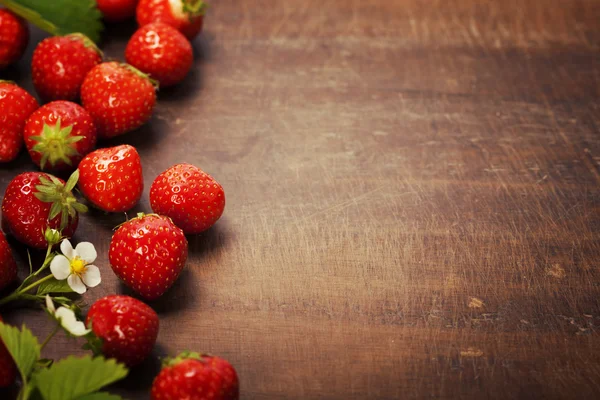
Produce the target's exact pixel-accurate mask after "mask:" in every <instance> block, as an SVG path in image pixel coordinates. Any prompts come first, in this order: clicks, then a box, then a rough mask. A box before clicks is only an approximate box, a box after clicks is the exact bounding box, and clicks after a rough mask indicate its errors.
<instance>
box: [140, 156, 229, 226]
mask: <svg viewBox="0 0 600 400" xmlns="http://www.w3.org/2000/svg"><path fill="white" fill-rule="evenodd" d="M150 206H151V207H152V210H153V211H154V212H155V213H157V214H161V215H166V216H168V217H169V218H171V219H172V220H173V222H174V223H175V225H177V226H178V227H180V228H181V229H183V231H184V232H185V233H186V234H195V233H200V232H202V231H205V230H207V229H208V228H210V227H211V226H213V225H214V224H215V222H217V220H218V219H219V218H221V215H222V214H223V210H224V209H225V192H224V191H223V187H222V186H221V185H220V184H219V183H218V182H217V181H215V180H214V179H213V177H212V176H210V175H208V174H207V173H206V172H204V171H202V170H201V169H200V168H198V167H196V166H193V165H191V164H177V165H174V166H172V167H171V168H169V169H167V170H166V171H165V172H163V173H162V174H160V175H159V176H158V177H156V179H155V180H154V182H153V183H152V186H151V187H150Z"/></svg>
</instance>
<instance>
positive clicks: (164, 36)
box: [125, 22, 194, 88]
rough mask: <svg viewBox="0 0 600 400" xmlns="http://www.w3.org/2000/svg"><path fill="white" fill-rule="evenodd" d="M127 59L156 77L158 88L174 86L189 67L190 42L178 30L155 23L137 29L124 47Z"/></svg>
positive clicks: (190, 56) (191, 60)
mask: <svg viewBox="0 0 600 400" xmlns="http://www.w3.org/2000/svg"><path fill="white" fill-rule="evenodd" d="M125 59H126V60H127V62H128V63H129V64H131V65H133V66H134V67H136V68H137V69H139V70H140V71H142V72H145V73H147V74H149V75H150V76H151V77H152V78H153V79H156V80H158V82H159V83H160V87H161V88H162V87H168V86H173V85H175V84H177V83H179V82H181V81H182V80H183V78H185V76H186V75H187V74H188V72H189V71H190V69H191V68H192V63H193V61H194V55H193V52H192V45H190V42H188V40H187V39H186V38H185V36H183V35H182V34H181V33H180V32H179V31H178V30H177V29H175V28H173V27H171V26H169V25H167V24H164V23H162V22H155V23H151V24H148V25H144V26H143V27H141V28H140V29H138V30H137V31H136V32H135V33H134V34H133V36H132V37H131V39H130V40H129V43H128V44H127V48H126V49H125Z"/></svg>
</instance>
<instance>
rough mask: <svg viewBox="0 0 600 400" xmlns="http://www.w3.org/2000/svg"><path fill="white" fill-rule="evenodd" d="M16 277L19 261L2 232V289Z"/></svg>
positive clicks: (0, 279) (0, 283)
mask: <svg viewBox="0 0 600 400" xmlns="http://www.w3.org/2000/svg"><path fill="white" fill-rule="evenodd" d="M16 279H17V263H16V262H15V259H14V257H13V255H12V251H11V249H10V246H9V244H8V242H7V241H6V237H5V236H4V233H2V232H0V291H2V290H4V289H5V288H6V287H7V286H8V285H10V284H11V283H12V282H14V281H15V280H16ZM0 386H1V385H0Z"/></svg>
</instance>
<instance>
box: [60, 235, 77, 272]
mask: <svg viewBox="0 0 600 400" xmlns="http://www.w3.org/2000/svg"><path fill="white" fill-rule="evenodd" d="M60 251H61V252H62V253H63V254H64V255H65V257H67V258H68V259H69V260H71V259H73V257H74V255H73V245H72V244H71V242H69V239H65V240H63V241H62V242H61V244H60ZM63 279H64V278H63Z"/></svg>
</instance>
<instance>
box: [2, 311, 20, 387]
mask: <svg viewBox="0 0 600 400" xmlns="http://www.w3.org/2000/svg"><path fill="white" fill-rule="evenodd" d="M0 322H2V317H0ZM15 379H17V366H16V365H15V362H14V360H13V358H12V356H11V355H10V353H9V352H8V350H7V349H6V346H4V343H3V342H2V339H0V388H6V387H9V386H10V385H12V384H13V383H14V382H15Z"/></svg>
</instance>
